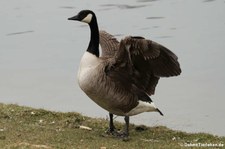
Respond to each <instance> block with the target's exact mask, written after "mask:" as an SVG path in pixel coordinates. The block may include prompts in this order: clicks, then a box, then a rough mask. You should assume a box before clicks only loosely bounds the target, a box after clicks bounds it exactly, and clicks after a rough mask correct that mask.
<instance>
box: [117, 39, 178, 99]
mask: <svg viewBox="0 0 225 149" xmlns="http://www.w3.org/2000/svg"><path fill="white" fill-rule="evenodd" d="M116 59H117V62H118V63H119V65H118V68H117V69H119V67H121V66H123V67H124V66H126V69H127V72H128V73H129V75H130V77H131V78H132V82H133V83H134V84H135V85H136V86H137V87H138V88H140V89H142V90H144V91H145V92H146V93H148V94H149V95H152V94H154V92H155V87H156V85H157V83H158V80H159V78H160V77H170V76H177V75H179V74H180V73H181V69H180V64H179V62H178V58H177V56H176V55H175V54H174V53H173V52H172V51H170V50H169V49H167V48H166V47H164V46H162V45H160V44H158V43H156V42H154V41H151V40H146V39H144V38H142V37H126V38H125V39H124V40H122V41H121V42H120V47H119V50H118V51H117V54H116Z"/></svg>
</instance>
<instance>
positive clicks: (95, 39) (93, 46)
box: [87, 15, 99, 57]
mask: <svg viewBox="0 0 225 149" xmlns="http://www.w3.org/2000/svg"><path fill="white" fill-rule="evenodd" d="M89 26H90V30H91V39H90V42H89V46H88V49H87V51H88V52H90V53H92V54H94V55H96V56H97V57H99V30H98V23H97V19H96V16H95V15H93V18H92V21H91V22H90V23H89Z"/></svg>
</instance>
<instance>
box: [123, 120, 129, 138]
mask: <svg viewBox="0 0 225 149" xmlns="http://www.w3.org/2000/svg"><path fill="white" fill-rule="evenodd" d="M124 120H125V123H126V124H125V130H124V137H128V136H129V120H130V118H129V116H125V117H124Z"/></svg>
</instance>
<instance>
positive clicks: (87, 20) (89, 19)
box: [81, 13, 93, 24]
mask: <svg viewBox="0 0 225 149" xmlns="http://www.w3.org/2000/svg"><path fill="white" fill-rule="evenodd" d="M92 16H93V15H92V14H90V13H89V14H88V15H87V16H86V17H85V18H84V19H83V20H81V22H85V23H88V24H89V23H90V22H91V20H92Z"/></svg>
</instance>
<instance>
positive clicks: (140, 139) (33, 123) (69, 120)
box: [0, 104, 225, 149]
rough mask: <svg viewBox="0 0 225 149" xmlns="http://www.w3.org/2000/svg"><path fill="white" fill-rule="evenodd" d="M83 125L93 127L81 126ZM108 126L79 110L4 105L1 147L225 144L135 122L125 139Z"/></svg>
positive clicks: (127, 148)
mask: <svg viewBox="0 0 225 149" xmlns="http://www.w3.org/2000/svg"><path fill="white" fill-rule="evenodd" d="M115 125H116V127H117V128H120V129H122V128H123V123H122V124H121V123H119V122H116V123H115ZM80 126H87V127H90V128H92V130H86V129H81V128H80ZM107 128H108V121H107V120H105V119H94V118H90V117H86V116H82V115H81V114H79V113H75V112H69V113H61V112H52V111H46V110H43V109H33V108H29V107H23V106H18V105H6V104H0V148H15V149H17V148H19V149H20V148H24V149H27V148H32V149H33V148H34V149H36V148H43V149H44V148H74V149H123V148H124V149H139V148H140V149H151V148H163V149H164V148H187V147H186V146H185V145H187V144H190V143H192V144H193V143H195V144H198V143H202V144H204V143H208V144H209V143H212V144H224V143H225V137H218V136H214V135H210V134H205V133H196V134H191V133H186V132H181V131H176V130H171V129H168V128H166V127H164V126H157V127H147V126H136V125H133V124H131V125H130V137H129V138H130V139H129V141H126V142H125V141H122V139H118V138H116V137H114V136H111V135H107V134H106V133H105V131H106V130H107ZM140 128H141V129H140ZM188 148H190V147H188ZM218 148H222V147H218Z"/></svg>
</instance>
